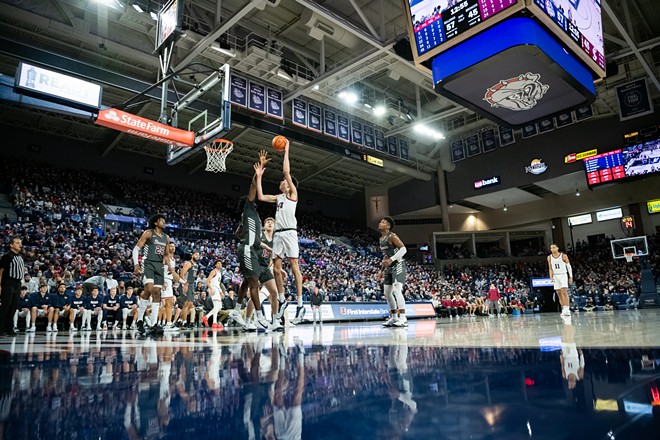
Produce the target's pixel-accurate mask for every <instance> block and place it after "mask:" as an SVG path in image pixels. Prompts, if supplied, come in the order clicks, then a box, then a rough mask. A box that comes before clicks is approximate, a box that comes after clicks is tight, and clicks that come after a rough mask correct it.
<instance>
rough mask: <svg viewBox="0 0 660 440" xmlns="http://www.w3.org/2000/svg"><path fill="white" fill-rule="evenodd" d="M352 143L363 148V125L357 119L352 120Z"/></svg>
mask: <svg viewBox="0 0 660 440" xmlns="http://www.w3.org/2000/svg"><path fill="white" fill-rule="evenodd" d="M351 142H353V143H354V144H355V145H359V146H362V123H361V122H360V121H356V120H355V119H353V120H351Z"/></svg>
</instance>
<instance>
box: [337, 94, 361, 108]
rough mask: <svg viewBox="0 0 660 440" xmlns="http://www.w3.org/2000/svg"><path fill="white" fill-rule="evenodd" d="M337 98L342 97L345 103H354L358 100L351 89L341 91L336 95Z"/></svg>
mask: <svg viewBox="0 0 660 440" xmlns="http://www.w3.org/2000/svg"><path fill="white" fill-rule="evenodd" d="M337 96H338V97H339V99H342V100H343V101H344V102H345V103H346V104H350V105H354V104H355V103H356V102H358V97H357V95H356V94H355V93H354V92H351V91H341V92H339V95H337Z"/></svg>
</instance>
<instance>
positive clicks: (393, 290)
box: [378, 217, 408, 327]
mask: <svg viewBox="0 0 660 440" xmlns="http://www.w3.org/2000/svg"><path fill="white" fill-rule="evenodd" d="M392 229H394V219H393V218H392V217H383V219H382V220H381V221H380V223H378V230H379V231H380V240H379V245H380V250H381V251H383V254H384V256H385V258H383V262H382V263H381V267H382V268H383V290H384V292H385V299H386V300H387V304H389V306H390V313H391V316H390V319H388V320H387V321H386V322H385V324H383V326H385V327H405V326H407V325H408V319H407V318H406V301H405V299H404V297H403V285H404V284H405V282H406V263H405V262H404V261H403V256H404V255H405V254H406V246H405V245H404V244H403V242H402V241H401V239H400V238H399V236H398V235H396V234H395V233H394V232H392Z"/></svg>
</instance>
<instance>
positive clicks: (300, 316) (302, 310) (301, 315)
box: [291, 306, 305, 325]
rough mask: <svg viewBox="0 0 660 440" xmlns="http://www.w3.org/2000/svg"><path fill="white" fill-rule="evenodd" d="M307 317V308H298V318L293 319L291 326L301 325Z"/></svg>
mask: <svg viewBox="0 0 660 440" xmlns="http://www.w3.org/2000/svg"><path fill="white" fill-rule="evenodd" d="M304 317H305V306H299V307H296V317H295V318H293V320H292V321H291V324H294V325H296V324H300V323H301V322H302V321H303V318H304Z"/></svg>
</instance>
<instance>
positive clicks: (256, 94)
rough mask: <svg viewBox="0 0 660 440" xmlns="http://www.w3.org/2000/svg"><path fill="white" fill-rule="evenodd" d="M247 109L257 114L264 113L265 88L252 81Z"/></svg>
mask: <svg viewBox="0 0 660 440" xmlns="http://www.w3.org/2000/svg"><path fill="white" fill-rule="evenodd" d="M248 108H249V109H250V110H254V111H255V112H258V113H266V88H265V87H264V86H262V85H261V84H259V83H256V82H253V81H250V95H249V99H248Z"/></svg>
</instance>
